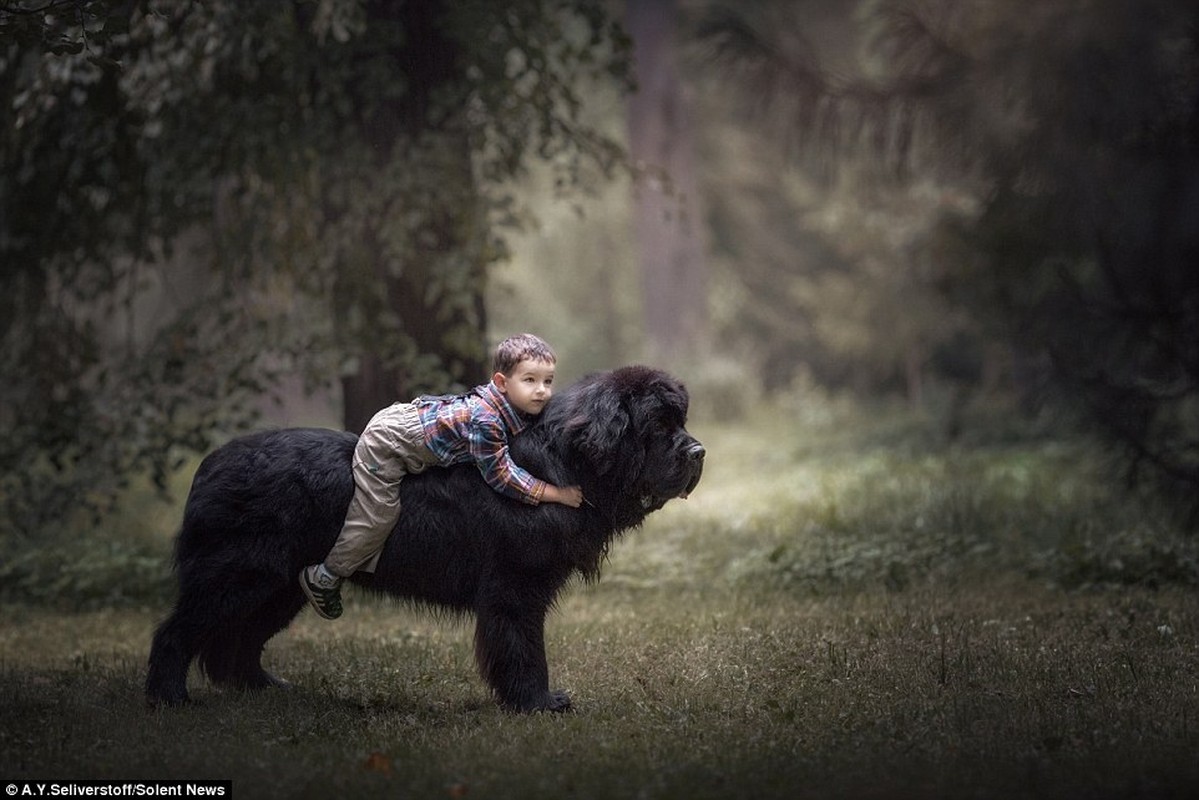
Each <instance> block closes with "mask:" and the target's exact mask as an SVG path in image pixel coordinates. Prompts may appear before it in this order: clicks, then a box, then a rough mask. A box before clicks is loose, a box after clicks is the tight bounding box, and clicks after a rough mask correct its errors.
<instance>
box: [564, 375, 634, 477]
mask: <svg viewBox="0 0 1199 800" xmlns="http://www.w3.org/2000/svg"><path fill="white" fill-rule="evenodd" d="M592 386H593V391H590V392H584V393H582V394H581V395H580V398H579V403H578V404H577V405H576V406H575V408H574V409H573V412H574V413H572V414H571V416H570V418H569V419H568V420H567V422H566V431H567V434H568V436H569V437H570V439H571V441H572V444H573V445H574V446H575V448H576V449H577V450H578V451H579V453H581V454H582V455H583V457H584V458H586V459H587V461H588V462H590V464H591V466H592V467H593V468H594V469H595V470H596V472H597V473H599V474H600V475H606V474H608V473H609V472H611V471H612V470H613V469H616V468H620V469H622V470H627V471H635V470H637V469H639V468H640V465H639V464H631V463H629V461H630V458H631V456H632V454H630V453H628V452H626V451H627V450H628V448H627V447H625V446H622V444H623V440H624V439H626V438H627V437H626V434H627V433H628V432H629V426H630V419H629V411H628V409H627V408H626V407H625V404H624V402H623V400H622V398H621V396H620V394H619V393H618V392H617V391H615V390H614V389H613V388H611V387H608V386H604V385H603V384H602V383H596V384H592Z"/></svg>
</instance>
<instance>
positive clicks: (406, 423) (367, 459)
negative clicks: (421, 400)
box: [300, 404, 430, 619]
mask: <svg viewBox="0 0 1199 800" xmlns="http://www.w3.org/2000/svg"><path fill="white" fill-rule="evenodd" d="M422 451H423V452H422ZM429 458H430V456H429V455H428V450H427V448H426V447H425V446H424V433H423V431H422V430H421V428H420V420H419V417H418V416H417V414H416V411H415V409H413V408H412V406H410V405H408V404H396V405H393V406H390V407H388V408H385V409H383V410H382V411H380V412H379V413H378V414H376V415H375V417H374V418H373V419H371V421H370V424H368V425H367V427H366V429H365V430H364V431H363V432H362V436H360V437H359V439H358V445H357V447H355V449H354V464H353V470H354V496H353V498H352V499H351V500H350V505H349V508H347V510H346V521H345V524H344V525H343V526H342V530H341V533H340V534H338V537H337V541H336V542H335V543H334V545H333V549H332V550H330V551H329V555H327V556H326V557H325V561H324V563H323V564H314V565H312V566H310V567H308V568H306V569H305V570H304V571H303V572H302V573H301V574H300V585H301V586H302V587H303V589H304V593H305V594H306V595H308V599H309V602H311V604H312V606H313V608H314V609H316V612H317V613H318V614H320V615H321V616H322V617H325V618H326V619H335V618H336V617H338V616H341V588H340V587H341V581H342V579H344V578H348V577H349V576H351V575H353V574H354V573H355V572H357V571H358V570H360V569H365V570H367V571H373V570H374V565H375V562H376V561H377V559H378V556H379V553H380V552H381V551H382V550H383V545H384V544H385V543H386V541H387V537H388V536H389V535H390V534H391V531H392V529H393V528H394V527H395V523H396V520H397V519H398V518H399V515H400V481H401V479H403V477H404V475H406V474H407V473H409V472H419V471H420V470H422V469H424V467H425V466H426V465H427V463H428V460H429Z"/></svg>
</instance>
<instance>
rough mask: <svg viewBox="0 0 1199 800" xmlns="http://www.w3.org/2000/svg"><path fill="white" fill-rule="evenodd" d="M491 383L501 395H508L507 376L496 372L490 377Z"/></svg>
mask: <svg viewBox="0 0 1199 800" xmlns="http://www.w3.org/2000/svg"><path fill="white" fill-rule="evenodd" d="M491 382H492V383H494V384H495V386H496V388H497V389H499V390H500V392H501V393H503V394H507V393H508V376H507V375H505V374H504V373H502V372H497V373H496V374H494V375H492V376H491Z"/></svg>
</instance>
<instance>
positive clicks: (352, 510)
mask: <svg viewBox="0 0 1199 800" xmlns="http://www.w3.org/2000/svg"><path fill="white" fill-rule="evenodd" d="M556 363H557V357H556V356H555V355H554V351H553V350H552V349H550V346H549V345H548V344H546V343H545V342H544V341H542V340H541V339H539V338H538V337H536V336H533V335H532V334H529V333H523V334H519V335H517V336H510V337H509V338H507V339H505V340H504V341H502V342H500V344H499V346H498V347H497V348H496V351H495V364H494V368H495V374H494V375H493V376H492V378H491V382H490V383H488V384H486V385H484V386H477V387H475V389H474V390H472V391H471V392H470V393H469V394H466V395H461V396H456V397H455V396H449V397H421V398H418V399H416V400H415V401H413V402H411V403H395V404H394V405H391V406H389V407H387V408H385V409H383V410H382V411H380V412H379V413H378V414H376V415H375V416H374V417H373V418H372V419H371V421H370V423H368V424H367V426H366V429H365V430H363V431H362V436H360V437H359V439H358V445H357V446H356V447H355V449H354V460H353V469H354V487H355V488H354V497H353V499H352V500H351V501H350V506H349V508H348V509H347V511H346V521H345V524H344V525H343V526H342V529H341V533H340V534H338V537H337V541H336V542H335V543H334V545H333V549H332V550H330V551H329V555H327V556H326V557H325V560H324V563H321V564H314V565H312V566H310V567H307V568H305V569H304V570H303V571H302V572H301V573H300V585H301V586H302V587H303V589H304V593H305V594H306V595H308V601H309V602H310V603H311V604H312V607H313V608H314V609H316V613H317V614H320V615H321V616H322V617H324V618H325V619H336V618H337V617H340V616H341V610H342V609H341V582H342V580H343V579H345V578H348V577H349V576H350V575H353V574H354V573H355V572H356V571H358V570H363V571H365V572H374V571H375V565H376V563H377V562H378V560H379V553H380V552H381V551H382V550H383V544H384V542H386V541H387V536H388V535H389V534H390V533H391V529H392V528H394V527H395V523H396V520H397V519H398V518H399V515H400V480H401V479H402V478H403V477H404V476H405V475H409V474H412V473H416V472H421V471H423V470H424V469H425V468H426V467H428V466H431V465H438V466H445V467H448V466H451V465H453V464H463V463H467V462H470V461H473V462H474V463H475V464H476V465H477V466H478V468H479V471H480V472H482V473H483V479H484V480H485V481H486V482H487V485H488V486H490V487H491V488H492V489H494V490H495V491H497V492H499V493H500V494H503V495H507V496H508V497H513V498H516V499H518V500H522V501H524V502H526V503H529V504H532V505H536V504H538V503H543V502H544V503H562V504H564V505H567V506H571V507H573V508H578V507H579V505H580V504H581V503H582V502H583V493H582V491H581V490H580V489H579V487H577V486H570V487H566V488H562V487H558V486H554V485H553V484H550V483H546V482H545V481H543V480H540V479H539V478H536V477H534V476H533V475H531V474H530V473H529V472H528V471H526V470H524V469H521V468H520V467H518V466H517V465H516V464H515V463H513V461H512V459H511V457H510V456H509V455H508V437H509V436H515V435H516V434H518V433H520V432H521V431H522V430H523V429H524V428H525V427H526V426H527V425H528V423H529V418H530V417H535V416H537V415H538V414H540V413H541V411H542V409H544V408H545V404H546V402H548V401H549V399H550V395H551V394H553V383H554V365H555V364H556Z"/></svg>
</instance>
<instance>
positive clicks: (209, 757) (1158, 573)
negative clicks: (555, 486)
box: [0, 417, 1199, 798]
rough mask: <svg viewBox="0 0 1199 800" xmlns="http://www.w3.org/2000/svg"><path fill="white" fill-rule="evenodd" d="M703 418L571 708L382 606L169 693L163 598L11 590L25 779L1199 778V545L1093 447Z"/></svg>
mask: <svg viewBox="0 0 1199 800" xmlns="http://www.w3.org/2000/svg"><path fill="white" fill-rule="evenodd" d="M904 424H907V423H904ZM897 430H898V432H897ZM698 433H699V435H700V436H701V438H702V439H703V440H704V442H705V444H706V445H707V447H708V450H709V453H710V455H709V460H710V462H711V463H710V465H709V468H708V472H707V474H706V476H705V479H704V482H703V484H702V485H701V487H700V489H699V490H698V491H697V492H696V494H695V495H694V496H693V497H692V499H690V500H689V501H687V502H685V503H673V504H671V505H670V506H668V507H667V509H665V510H664V511H663V512H661V513H659V514H658V515H656V516H655V518H653V519H652V520H651V522H650V523H649V524H647V525H646V527H645V529H644V530H642V531H640V532H637V533H635V534H633V535H631V536H630V537H628V538H627V539H626V540H625V541H622V542H621V543H620V544H619V545H617V547H616V548H615V549H614V552H613V557H612V561H611V563H610V564H609V566H608V568H607V570H606V573H605V577H604V580H603V581H601V582H600V583H599V584H597V585H594V586H576V587H573V588H572V590H571V591H570V592H569V593H568V594H567V595H566V596H565V597H564V599H563V602H562V604H561V607H560V609H559V610H558V612H557V613H556V614H555V615H554V616H553V617H552V618H551V620H550V624H549V628H548V636H547V638H548V649H549V656H550V664H551V676H552V681H553V683H554V684H555V685H556V686H560V687H563V688H566V689H569V690H570V691H571V692H572V693H573V695H574V698H575V703H576V708H577V710H576V712H575V713H572V714H568V715H563V716H556V715H537V716H531V717H516V716H511V715H507V714H504V713H503V712H500V711H499V710H497V709H496V708H495V707H494V706H493V705H492V704H491V702H490V701H489V699H488V698H487V696H486V693H485V692H484V690H483V687H482V685H481V683H480V682H479V680H478V679H477V677H476V676H475V674H474V669H473V665H472V664H471V661H470V650H471V646H470V638H471V631H470V628H469V626H467V625H463V624H460V623H454V622H446V621H443V620H438V619H436V618H435V617H431V616H430V615H427V614H422V613H418V612H414V611H411V610H409V609H405V608H396V607H393V606H391V605H389V604H385V603H375V602H373V601H367V600H365V599H362V598H358V599H356V600H352V601H351V605H350V607H349V608H348V611H347V615H346V617H344V618H343V619H342V620H339V621H338V622H336V623H326V622H322V621H320V620H318V619H316V618H315V617H314V616H312V615H309V614H306V615H303V616H302V617H301V619H300V620H299V621H298V622H297V623H296V624H295V625H294V626H293V627H292V628H291V629H289V630H288V631H287V632H285V633H284V634H282V635H281V636H280V637H278V638H277V639H276V640H275V641H274V642H272V643H271V645H270V646H269V648H268V651H267V658H266V662H267V665H268V667H269V668H271V669H273V670H274V671H276V672H277V673H279V674H281V675H284V676H286V677H288V678H289V679H291V680H293V681H294V682H295V683H296V684H297V687H298V688H296V689H294V690H293V691H290V692H264V693H259V694H248V695H242V694H237V693H225V692H221V691H218V690H216V689H213V688H211V687H208V686H207V685H205V684H204V682H203V681H202V679H200V678H199V677H198V676H196V677H195V678H194V679H193V682H192V692H193V696H194V697H195V698H197V700H198V701H199V702H197V703H196V704H195V705H193V706H191V707H188V708H186V709H183V710H149V709H146V708H145V706H144V705H143V702H142V698H141V681H142V679H143V666H144V659H145V655H146V652H147V649H148V645H149V637H150V634H151V632H152V628H153V625H154V623H155V622H156V620H157V618H158V617H159V616H161V614H162V613H163V612H164V610H165V604H164V603H163V602H161V601H151V602H150V603H149V605H148V606H147V607H144V608H139V607H137V606H136V605H135V604H133V603H131V602H122V603H118V604H116V607H112V608H102V607H98V608H96V609H95V610H90V611H82V612H73V613H64V612H63V611H62V610H61V609H59V608H56V607H54V606H53V605H49V604H46V603H43V602H35V603H10V604H9V605H7V606H6V607H4V608H3V609H0V611H2V612H3V617H2V619H3V621H2V622H0V779H3V778H10V777H30V778H33V777H40V778H46V777H52V778H63V777H76V778H84V777H112V778H148V777H174V778H201V777H209V778H231V779H232V780H233V781H234V790H235V792H236V794H237V796H239V797H243V798H244V797H325V796H329V795H330V794H331V793H333V794H336V795H347V796H354V797H356V796H398V797H409V796H411V797H462V796H469V797H481V798H489V797H520V798H541V797H544V798H560V797H587V798H591V797H612V798H618V797H619V798H624V797H647V798H674V797H679V798H725V797H767V798H768V797H786V798H792V797H797V796H798V797H838V798H840V797H848V798H856V797H862V798H878V797H954V798H956V797H1003V798H1009V797H1016V798H1019V797H1029V798H1040V797H1047V798H1048V797H1053V798H1058V797H1112V798H1115V797H1170V796H1174V797H1185V796H1192V795H1193V794H1194V793H1195V791H1196V789H1199V760H1197V759H1195V753H1196V752H1199V613H1197V612H1199V598H1197V597H1196V593H1195V584H1194V582H1193V581H1192V578H1191V577H1190V576H1191V573H1190V572H1189V571H1188V570H1189V569H1190V566H1191V565H1192V564H1193V558H1194V540H1193V539H1188V538H1187V537H1185V536H1183V535H1181V534H1179V533H1178V532H1177V531H1175V530H1173V529H1172V528H1171V527H1170V524H1169V521H1168V519H1166V518H1164V517H1163V516H1161V515H1160V514H1159V513H1158V512H1156V511H1154V510H1153V509H1152V508H1147V507H1143V506H1140V505H1138V504H1134V503H1130V502H1129V501H1126V500H1123V499H1121V498H1120V496H1119V495H1117V494H1115V493H1113V492H1112V491H1110V489H1108V487H1107V486H1106V485H1105V484H1104V483H1103V481H1102V478H1101V476H1100V474H1099V473H1098V472H1097V471H1095V470H1094V469H1093V468H1092V466H1091V465H1092V464H1093V463H1094V460H1093V458H1092V457H1091V454H1090V453H1089V452H1088V451H1086V450H1085V449H1084V448H1083V446H1082V445H1077V444H1072V443H1062V442H1055V441H1052V440H1045V441H1034V442H1029V441H1022V442H992V443H979V444H977V446H974V447H971V448H969V449H962V450H956V451H955V450H946V449H944V448H940V447H935V446H928V447H926V446H925V445H924V444H922V443H921V441H920V439H919V437H918V436H914V435H913V434H912V432H911V431H908V430H899V429H897V428H894V427H890V428H889V427H887V426H886V425H883V424H881V423H879V424H874V425H871V426H868V427H863V426H856V427H852V428H850V427H847V426H846V425H845V424H844V421H843V420H842V419H841V418H839V417H834V418H832V419H829V420H827V421H826V422H824V423H820V422H819V421H817V422H812V423H809V424H808V425H807V426H805V427H804V428H803V429H802V431H796V432H794V433H791V434H788V435H787V436H785V437H780V435H779V434H778V432H777V431H774V430H773V429H772V428H770V427H769V426H768V425H767V424H765V423H759V424H749V425H740V426H737V427H727V428H716V427H714V426H712V427H709V429H707V430H705V429H703V428H702V427H701V428H700V430H699V431H698ZM1138 560H1139V561H1138ZM1138 564H1139V566H1138ZM130 596H131V597H141V596H151V597H152V596H153V594H152V593H151V594H150V595H139V594H137V593H133V594H131V595H130ZM89 605H94V604H93V603H91V601H89V603H88V604H85V607H87V606H89Z"/></svg>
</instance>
